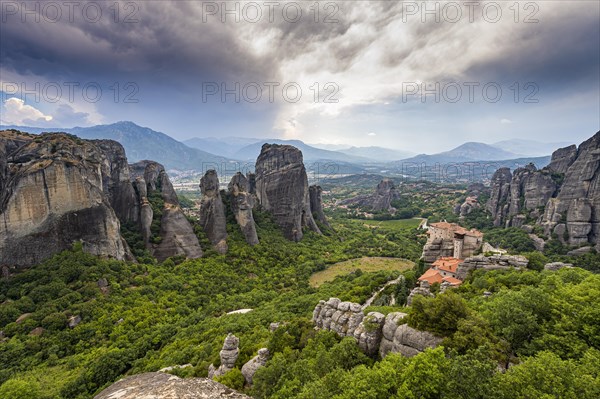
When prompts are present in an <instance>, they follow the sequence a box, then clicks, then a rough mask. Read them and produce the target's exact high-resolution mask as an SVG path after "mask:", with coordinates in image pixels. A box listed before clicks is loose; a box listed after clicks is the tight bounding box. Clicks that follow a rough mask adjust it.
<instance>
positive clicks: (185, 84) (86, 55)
mask: <svg viewBox="0 0 600 399" xmlns="http://www.w3.org/2000/svg"><path fill="white" fill-rule="evenodd" d="M30 3H34V2H30ZM46 3H47V2H46ZM127 3H131V2H127V1H123V2H121V3H120V11H121V13H120V18H119V21H118V22H115V21H114V14H113V13H112V12H111V10H110V9H109V7H111V6H113V4H114V3H113V2H112V1H111V2H98V3H97V4H100V5H101V6H102V7H103V19H102V20H100V21H99V22H96V23H93V22H90V21H89V20H87V19H86V18H82V17H81V13H79V14H77V13H76V15H75V20H74V21H73V22H69V21H68V20H67V19H66V18H62V19H61V20H60V21H58V22H57V23H49V22H47V21H44V20H42V21H41V23H34V22H31V21H29V22H27V23H23V22H22V21H21V15H17V16H12V15H11V16H6V15H3V16H2V17H3V18H4V17H7V18H6V22H4V20H3V22H2V24H1V27H0V36H1V37H0V44H1V46H0V72H2V73H3V76H0V80H2V79H4V80H5V81H6V80H7V79H13V78H14V77H15V76H17V77H19V76H20V77H22V78H23V80H25V81H30V80H31V79H34V80H35V79H40V80H43V81H54V80H56V81H63V82H64V81H78V82H90V81H96V82H99V83H100V84H101V85H102V86H103V87H104V88H105V90H108V88H109V86H110V85H111V84H113V83H114V82H120V83H121V84H124V83H126V82H135V83H136V84H138V85H139V95H138V98H139V100H140V101H139V103H138V104H122V103H121V102H110V101H108V102H107V101H106V97H103V101H102V102H99V103H98V104H95V105H93V106H94V107H95V110H94V109H91V108H90V107H88V108H86V107H80V104H70V105H69V106H70V109H66V108H64V107H63V108H58V107H57V108H55V109H54V110H53V111H52V112H51V113H52V115H53V116H54V117H55V118H56V119H58V118H62V119H64V120H80V121H84V120H92V119H94V117H95V116H94V115H95V114H94V111H96V112H97V114H101V115H103V116H105V117H106V118H107V120H106V121H114V120H119V119H134V120H137V121H139V122H140V123H142V124H145V125H149V126H152V127H156V128H163V129H164V130H167V129H166V128H168V127H169V126H173V123H176V124H177V126H178V127H181V129H177V130H178V132H181V131H185V132H188V131H192V132H190V133H181V134H182V135H188V136H189V135H193V134H195V133H197V132H198V131H199V130H201V131H202V132H207V131H210V132H211V133H212V134H214V132H215V131H226V132H227V133H228V134H237V135H239V134H248V135H251V134H252V135H258V134H260V135H272V133H273V131H274V130H273V129H280V128H281V126H274V125H277V123H275V122H273V121H274V120H276V119H277V120H279V121H280V122H281V121H283V122H285V123H288V122H289V125H290V127H291V128H292V130H293V129H301V127H302V122H301V121H300V122H299V121H298V119H299V118H300V117H301V115H302V113H306V114H307V115H310V118H313V119H315V121H317V120H318V119H319V117H318V116H315V115H320V114H321V111H320V109H319V108H318V105H315V104H302V103H299V104H289V103H284V102H281V101H279V102H277V101H276V102H275V103H264V102H262V103H259V104H237V103H235V102H232V101H226V102H225V103H221V98H220V97H218V96H216V97H215V101H214V102H212V103H210V104H206V103H203V102H202V101H201V98H202V96H201V93H200V92H201V89H202V83H203V82H226V83H227V84H228V85H231V84H232V82H240V83H241V84H244V83H247V82H268V81H280V82H289V81H295V80H296V79H298V80H299V81H300V80H303V81H304V82H305V83H306V82H311V83H308V85H310V84H312V82H321V83H324V82H325V81H335V82H336V83H338V84H339V85H340V88H341V90H340V93H341V98H340V102H339V105H338V106H339V110H337V114H336V112H331V113H330V114H329V116H327V118H329V119H328V125H329V126H333V125H335V118H336V116H335V115H343V117H344V118H349V120H350V122H349V123H350V124H349V125H350V126H352V118H354V117H356V113H353V112H352V109H353V107H361V106H365V105H373V106H375V107H379V106H382V104H384V103H388V102H392V103H393V102H394V101H397V100H398V98H400V97H401V96H402V90H401V88H400V87H401V86H400V84H399V82H403V81H406V80H407V79H408V80H416V79H418V80H424V81H436V80H437V81H447V80H461V81H480V82H490V81H497V82H502V83H503V84H510V83H512V82H514V81H519V82H528V81H533V82H537V83H538V84H539V85H540V90H544V93H545V94H548V95H549V96H550V97H549V98H545V100H548V101H552V100H556V99H557V98H558V94H556V91H557V90H560V91H565V90H568V89H570V88H574V87H576V88H577V89H576V90H571V92H570V93H572V94H576V93H577V92H578V91H580V92H584V91H585V92H588V94H589V92H590V91H592V92H593V90H596V92H597V91H598V68H599V65H600V61H599V57H600V56H599V50H598V48H599V47H600V43H599V41H600V32H599V29H600V28H599V24H598V22H597V21H598V16H599V14H600V10H599V7H600V6H599V4H598V2H582V1H579V2H570V3H569V4H568V5H565V4H562V3H560V2H538V3H535V4H538V5H539V7H540V12H539V14H538V15H537V17H539V23H536V24H523V23H514V22H512V14H511V13H510V11H507V10H506V8H505V18H504V19H503V20H502V21H500V22H499V23H489V22H486V21H482V20H481V18H476V21H475V22H474V23H469V22H468V21H466V20H465V18H463V19H462V20H461V21H460V22H458V23H450V22H448V21H445V20H444V19H442V21H440V22H436V21H435V20H433V19H434V18H431V16H430V17H429V18H428V19H427V20H426V21H424V20H423V18H422V16H421V15H419V14H416V15H413V14H410V15H409V13H408V12H407V9H406V2H405V3H403V2H400V1H338V2H335V3H334V4H335V7H334V8H327V9H325V8H324V6H325V4H329V3H330V2H319V3H318V4H319V5H320V10H319V18H318V20H316V21H315V16H314V11H312V10H311V8H310V7H312V6H313V5H314V4H315V3H314V2H297V3H298V4H301V6H302V7H303V11H302V12H303V17H302V18H301V19H300V21H298V22H290V21H289V20H286V18H284V17H283V15H282V10H281V6H280V7H279V8H278V9H277V10H276V11H275V14H274V16H275V18H274V21H269V20H268V18H267V16H266V15H265V11H266V10H265V8H264V7H263V10H262V11H263V17H262V19H261V20H260V21H259V22H257V23H250V22H248V21H244V20H243V19H244V18H242V21H241V22H239V23H237V22H234V21H232V17H231V15H229V16H228V19H227V22H226V23H223V22H221V17H222V15H221V13H220V12H219V13H217V15H207V14H206V9H205V7H204V6H203V3H202V2H200V1H177V2H166V1H137V2H134V3H135V4H136V5H137V7H138V9H137V10H136V12H135V14H134V15H133V17H134V19H136V20H137V21H138V22H132V23H127V22H125V21H124V18H125V16H126V15H127V11H128V10H127V9H125V5H126V4H127ZM205 3H206V2H205ZM257 3H258V4H263V2H260V1H259V2H257ZM409 3H411V2H409ZM412 3H415V4H417V5H421V4H422V3H421V2H412ZM17 4H21V2H18V3H17ZM81 4H83V3H81ZM212 4H216V5H217V6H218V7H222V4H224V3H223V2H221V1H218V2H214V3H212ZM227 4H229V7H233V4H235V2H228V3H227ZM240 4H242V5H241V6H240V7H243V3H240ZM282 4H283V3H282ZM511 4H512V2H511V3H510V4H509V3H502V5H503V6H505V7H508V6H509V5H511ZM521 4H522V3H521ZM81 7H82V6H80V8H81ZM481 9H482V6H479V7H476V10H475V12H476V14H478V15H480V14H481ZM332 11H335V13H333V14H332V15H330V18H331V19H333V20H335V22H333V23H328V22H325V21H324V18H325V17H326V16H327V15H329V14H331V12H332ZM463 11H464V10H463ZM323 79H327V80H323ZM305 90H306V91H308V90H307V88H305ZM553 95H554V96H556V97H552V96H553ZM108 97H110V96H108ZM34 105H35V104H34ZM88 105H89V104H88ZM38 108H40V109H41V110H42V111H43V112H44V113H45V114H48V113H50V110H49V109H45V108H44V107H41V106H40V107H38ZM342 109H343V111H344V112H340V110H342ZM471 109H473V107H472V106H471V108H469V105H467V108H465V109H462V110H461V112H455V113H450V114H456V115H461V118H462V117H464V115H468V114H469V111H470V110H471ZM504 111H506V113H508V112H509V111H511V112H512V109H511V108H505V109H498V110H497V111H496V113H497V114H498V115H499V116H498V118H497V119H498V120H500V118H504V117H509V116H510V115H505V112H504ZM331 115H333V116H331ZM409 117H410V116H409ZM457 118H458V117H457ZM509 119H510V118H509ZM332 121H333V122H332ZM305 126H308V124H305ZM310 126H311V128H310V130H311V131H312V132H314V134H318V135H323V133H324V132H322V131H319V126H318V122H313V123H311V125H310ZM165 127H166V128H165ZM236 131H237V133H236ZM275 131H277V130H275ZM457 133H459V132H457ZM178 134H179V133H178ZM357 134H358V133H357ZM360 134H362V133H360ZM379 137H382V135H379V134H378V138H379Z"/></svg>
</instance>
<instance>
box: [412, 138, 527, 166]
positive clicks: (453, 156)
mask: <svg viewBox="0 0 600 399" xmlns="http://www.w3.org/2000/svg"><path fill="white" fill-rule="evenodd" d="M522 157H523V156H522V155H520V154H515V153H513V152H509V151H506V150H503V149H501V148H498V147H495V146H491V145H489V144H484V143H475V142H469V143H464V144H462V145H460V146H458V147H456V148H454V149H452V150H450V151H444V152H440V153H438V154H433V155H427V154H420V155H417V156H415V157H412V158H407V159H403V160H402V162H415V163H426V164H435V163H452V162H457V163H460V162H469V161H481V160H486V161H499V160H504V159H515V158H522Z"/></svg>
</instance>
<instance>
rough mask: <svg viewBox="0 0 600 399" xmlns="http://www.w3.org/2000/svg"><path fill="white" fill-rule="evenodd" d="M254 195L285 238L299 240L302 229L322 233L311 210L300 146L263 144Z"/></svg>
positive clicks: (257, 161)
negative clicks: (298, 147) (270, 215)
mask: <svg viewBox="0 0 600 399" xmlns="http://www.w3.org/2000/svg"><path fill="white" fill-rule="evenodd" d="M256 196H257V198H258V201H259V204H260V206H261V207H262V208H264V209H265V210H267V211H269V212H271V214H272V215H273V217H274V219H275V222H276V223H277V224H278V225H279V227H280V228H281V229H282V231H283V235H284V236H285V237H286V238H287V239H289V240H293V241H300V240H301V239H302V236H303V234H304V233H303V232H302V229H303V228H308V229H310V230H313V231H315V232H317V233H319V234H320V233H321V231H320V230H319V228H318V227H317V224H316V223H315V221H314V219H313V216H312V212H311V209H310V195H309V189H308V178H307V175H306V169H305V167H304V163H303V161H302V152H300V150H299V149H297V148H295V147H292V146H290V145H278V144H264V145H263V146H262V149H261V153H260V155H259V156H258V159H257V160H256Z"/></svg>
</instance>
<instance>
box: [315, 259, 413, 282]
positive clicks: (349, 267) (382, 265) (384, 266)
mask: <svg viewBox="0 0 600 399" xmlns="http://www.w3.org/2000/svg"><path fill="white" fill-rule="evenodd" d="M413 266H414V263H413V262H411V261H409V260H406V259H401V258H384V257H363V258H358V259H350V260H347V261H344V262H340V263H336V264H334V265H331V266H329V267H328V268H327V269H325V270H322V271H320V272H317V273H314V274H313V275H312V276H310V280H309V283H310V285H311V287H319V286H320V285H321V284H323V283H325V282H328V281H333V279H335V278H336V277H337V276H341V275H346V274H349V273H351V272H353V271H356V270H357V269H360V270H362V271H363V272H378V271H380V270H397V271H404V270H408V269H410V268H412V267H413Z"/></svg>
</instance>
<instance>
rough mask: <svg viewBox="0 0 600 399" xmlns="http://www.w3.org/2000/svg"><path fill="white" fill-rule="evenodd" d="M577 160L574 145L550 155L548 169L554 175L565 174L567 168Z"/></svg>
mask: <svg viewBox="0 0 600 399" xmlns="http://www.w3.org/2000/svg"><path fill="white" fill-rule="evenodd" d="M576 159H577V146H576V145H575V144H573V145H571V146H569V147H565V148H560V149H558V150H556V151H554V153H553V154H552V159H551V160H550V164H549V165H548V169H550V170H551V171H553V172H556V173H562V174H564V173H567V170H569V167H570V166H571V165H572V164H573V162H575V160H576Z"/></svg>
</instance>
